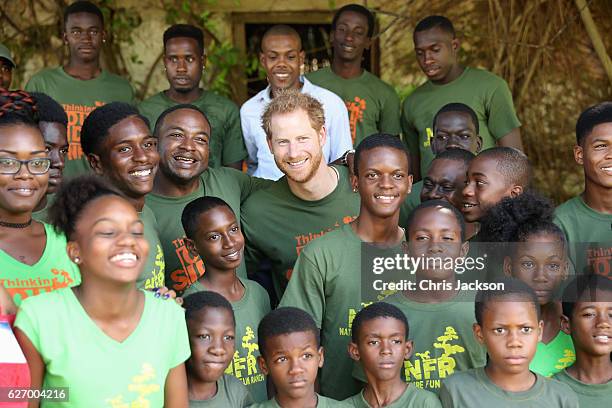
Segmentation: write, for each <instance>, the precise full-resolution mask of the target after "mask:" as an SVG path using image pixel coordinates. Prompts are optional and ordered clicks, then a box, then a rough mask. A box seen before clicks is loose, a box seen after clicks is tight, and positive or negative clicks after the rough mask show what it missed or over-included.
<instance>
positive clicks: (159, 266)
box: [144, 244, 165, 289]
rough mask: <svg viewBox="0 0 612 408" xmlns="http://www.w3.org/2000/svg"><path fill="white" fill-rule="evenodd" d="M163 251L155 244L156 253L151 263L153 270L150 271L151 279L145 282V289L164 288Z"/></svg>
mask: <svg viewBox="0 0 612 408" xmlns="http://www.w3.org/2000/svg"><path fill="white" fill-rule="evenodd" d="M164 271H165V263H164V251H163V250H162V248H161V246H160V245H159V244H157V251H156V253H155V261H154V262H153V270H152V271H151V277H150V278H148V279H146V280H145V284H144V287H145V289H156V288H161V287H162V286H164V283H165V282H164V281H165V278H164Z"/></svg>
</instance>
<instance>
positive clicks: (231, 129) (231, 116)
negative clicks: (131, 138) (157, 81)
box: [138, 91, 247, 168]
mask: <svg viewBox="0 0 612 408" xmlns="http://www.w3.org/2000/svg"><path fill="white" fill-rule="evenodd" d="M178 104H179V103H178V102H175V101H173V100H172V99H170V98H168V97H167V96H166V94H165V93H164V92H160V93H157V94H155V95H153V96H151V97H149V98H147V99H145V100H144V101H142V102H141V103H140V104H139V105H138V110H140V113H142V115H143V116H146V117H147V119H149V122H150V124H151V131H153V129H154V128H155V122H156V121H157V118H158V117H159V115H161V114H162V113H163V112H164V111H165V110H166V109H168V108H171V107H173V106H175V105H178ZM191 105H195V106H197V107H198V108H200V109H201V110H202V111H203V112H204V113H205V114H206V117H207V118H208V120H209V121H210V127H211V132H212V134H211V137H210V143H209V145H210V154H209V156H208V166H209V167H212V168H216V167H221V166H226V165H228V164H231V163H235V162H238V161H241V160H243V159H245V158H246V157H247V150H246V147H245V146H244V139H243V138H242V128H241V127H240V113H239V110H238V107H237V106H236V104H235V103H234V102H232V101H230V100H229V99H227V98H224V97H223V96H220V95H217V94H215V93H214V92H210V91H204V92H202V95H201V96H200V97H199V98H198V99H196V100H195V101H193V102H192V103H191Z"/></svg>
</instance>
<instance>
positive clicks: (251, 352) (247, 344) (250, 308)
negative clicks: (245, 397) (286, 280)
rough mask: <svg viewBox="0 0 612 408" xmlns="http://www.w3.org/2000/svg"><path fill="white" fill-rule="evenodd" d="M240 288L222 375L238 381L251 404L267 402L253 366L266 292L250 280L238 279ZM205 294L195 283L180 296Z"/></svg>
mask: <svg viewBox="0 0 612 408" xmlns="http://www.w3.org/2000/svg"><path fill="white" fill-rule="evenodd" d="M240 283H242V286H244V296H242V299H240V300H239V301H237V302H231V303H232V309H234V316H235V318H236V351H235V353H234V357H233V358H232V361H231V362H230V364H229V366H228V367H227V369H226V370H225V373H226V374H229V375H232V376H234V377H236V378H237V379H239V380H241V381H242V383H243V384H244V385H245V386H246V387H247V389H248V391H249V393H250V394H251V396H252V397H253V401H255V402H261V401H265V400H267V399H268V391H267V388H266V378H265V376H264V374H263V373H262V372H261V369H260V368H259V364H257V357H259V355H260V354H259V345H258V344H259V343H258V338H257V327H258V326H259V322H260V321H261V319H263V318H264V316H265V315H266V314H268V312H269V311H270V310H271V309H270V297H269V296H268V292H266V290H265V289H264V288H262V287H261V286H260V285H259V284H258V283H257V282H255V281H252V280H250V279H240ZM204 290H207V289H206V288H205V287H204V286H203V285H202V284H201V283H200V281H199V280H198V281H196V282H195V283H194V284H193V285H191V286H190V287H189V288H188V289H187V290H186V291H185V294H184V296H188V295H190V294H192V293H196V292H201V291H204Z"/></svg>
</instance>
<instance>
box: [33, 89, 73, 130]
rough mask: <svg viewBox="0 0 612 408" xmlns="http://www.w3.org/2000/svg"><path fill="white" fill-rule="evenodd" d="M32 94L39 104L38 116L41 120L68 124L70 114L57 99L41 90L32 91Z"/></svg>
mask: <svg viewBox="0 0 612 408" xmlns="http://www.w3.org/2000/svg"><path fill="white" fill-rule="evenodd" d="M30 95H32V97H33V98H34V100H35V101H36V106H38V117H39V120H40V121H41V122H53V123H59V124H61V125H63V126H68V115H66V111H65V110H64V108H62V105H60V104H59V103H58V102H57V101H56V100H55V99H53V98H52V97H50V96H49V95H47V94H44V93H41V92H32V93H31V94H30Z"/></svg>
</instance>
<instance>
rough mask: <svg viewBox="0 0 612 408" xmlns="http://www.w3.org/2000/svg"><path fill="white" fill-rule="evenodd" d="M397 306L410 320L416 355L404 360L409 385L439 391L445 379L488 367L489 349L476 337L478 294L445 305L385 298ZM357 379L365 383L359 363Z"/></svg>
mask: <svg viewBox="0 0 612 408" xmlns="http://www.w3.org/2000/svg"><path fill="white" fill-rule="evenodd" d="M384 301H385V302H387V303H390V304H392V305H394V306H397V307H398V308H399V309H400V310H401V311H402V312H403V313H404V315H405V316H406V319H408V324H409V325H410V334H409V337H410V339H411V340H412V341H413V351H412V356H411V357H410V359H409V360H406V361H404V370H403V372H402V377H403V378H404V379H405V380H406V382H408V383H412V384H414V385H415V386H417V387H418V388H422V389H425V390H428V391H433V392H438V391H439V389H440V384H441V382H442V380H444V379H445V378H448V377H449V376H451V375H452V374H453V373H456V372H459V371H464V370H469V369H471V368H476V367H481V366H484V365H485V363H486V358H487V357H486V350H485V348H484V347H483V346H482V345H481V344H480V343H478V341H477V340H476V338H475V337H474V334H473V331H472V326H473V324H474V323H476V318H475V315H474V294H473V293H471V294H470V293H459V294H458V295H457V296H456V297H455V298H454V299H452V300H450V301H448V302H441V303H420V302H415V301H413V300H410V299H408V298H407V297H406V296H404V295H403V294H402V293H395V294H393V295H391V296H389V297H387V298H385V299H384ZM355 366H356V367H355V370H354V374H356V375H355V377H356V378H358V379H360V380H361V381H364V382H365V376H364V374H363V372H362V371H361V367H360V366H358V365H357V364H355Z"/></svg>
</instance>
